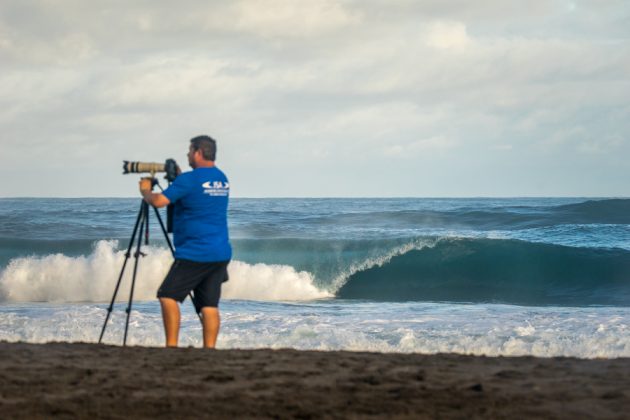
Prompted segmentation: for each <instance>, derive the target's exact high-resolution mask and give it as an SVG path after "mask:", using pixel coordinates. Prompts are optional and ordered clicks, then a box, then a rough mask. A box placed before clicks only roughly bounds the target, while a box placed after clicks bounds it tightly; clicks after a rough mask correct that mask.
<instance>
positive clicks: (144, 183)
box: [140, 177, 153, 193]
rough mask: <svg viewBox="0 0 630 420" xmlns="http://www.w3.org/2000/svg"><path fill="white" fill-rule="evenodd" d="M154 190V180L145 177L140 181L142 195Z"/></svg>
mask: <svg viewBox="0 0 630 420" xmlns="http://www.w3.org/2000/svg"><path fill="white" fill-rule="evenodd" d="M151 190H153V178H150V177H144V178H142V179H140V193H144V192H150V191H151Z"/></svg>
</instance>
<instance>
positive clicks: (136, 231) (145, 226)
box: [98, 180, 201, 346]
mask: <svg viewBox="0 0 630 420" xmlns="http://www.w3.org/2000/svg"><path fill="white" fill-rule="evenodd" d="M154 182H156V181H155V180H154ZM152 207H153V206H152ZM153 210H155V215H156V217H157V219H158V221H159V222H160V227H161V228H162V232H163V233H164V238H166V243H167V244H168V247H169V249H170V250H171V254H173V255H175V250H174V249H173V244H172V243H171V240H170V238H169V237H168V233H167V232H166V228H165V227H164V223H163V222H162V217H161V216H160V213H159V212H158V209H157V208H155V207H153ZM143 235H144V241H145V245H148V244H149V204H148V203H147V202H146V201H144V200H142V202H141V203H140V210H139V211H138V217H137V218H136V224H135V226H134V228H133V233H132V234H131V239H130V240H129V246H128V247H127V252H126V253H125V261H124V262H123V265H122V269H121V270H120V275H119V276H118V282H117V283H116V288H115V289H114V294H113V295H112V300H111V302H110V304H109V307H108V308H107V316H106V317H105V322H104V323H103V328H102V329H101V335H100V337H99V339H98V342H99V344H100V343H101V341H102V340H103V335H104V334H105V329H106V328H107V322H108V321H109V317H110V315H111V314H112V310H113V309H114V301H115V300H116V296H117V295H118V289H119V288H120V283H121V281H122V278H123V275H124V273H125V268H126V267H127V262H128V261H129V258H130V257H131V249H132V248H133V244H134V240H135V241H136V251H135V252H134V253H133V256H134V258H135V261H134V264H133V275H132V278H131V289H130V291H129V303H128V304H127V309H126V310H125V312H127V319H126V321H125V335H124V336H123V346H126V345H127V331H128V330H129V316H130V315H131V305H132V303H133V292H134V288H135V285H136V274H137V272H138V261H139V259H140V257H144V256H146V254H144V253H143V252H142V251H141V250H140V248H141V245H142V239H143V238H142V236H143ZM136 236H137V238H136ZM188 296H189V297H190V300H191V302H192V303H193V305H195V298H194V296H193V294H192V292H191V293H189V294H188ZM195 307H196V306H195ZM195 312H196V311H195ZM197 315H198V316H199V319H201V315H199V314H197Z"/></svg>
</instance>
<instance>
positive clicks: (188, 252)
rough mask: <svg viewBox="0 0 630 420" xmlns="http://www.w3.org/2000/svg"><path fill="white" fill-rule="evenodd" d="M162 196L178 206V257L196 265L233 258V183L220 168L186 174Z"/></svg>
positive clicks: (175, 239) (175, 228)
mask: <svg viewBox="0 0 630 420" xmlns="http://www.w3.org/2000/svg"><path fill="white" fill-rule="evenodd" d="M163 194H164V195H165V196H166V198H168V199H169V201H170V202H171V203H172V204H174V205H175V208H174V213H173V242H174V245H175V258H177V259H184V260H191V261H197V262H214V261H227V260H229V259H231V258H232V247H231V246H230V240H229V238H228V227H227V208H228V199H229V195H230V184H229V182H228V179H227V178H226V176H225V174H224V173H223V172H221V170H219V168H217V167H211V168H196V169H194V170H192V171H190V172H184V173H182V174H180V175H179V176H178V177H177V178H175V181H173V183H172V184H171V185H170V186H169V187H168V188H167V189H166V190H164V193H163Z"/></svg>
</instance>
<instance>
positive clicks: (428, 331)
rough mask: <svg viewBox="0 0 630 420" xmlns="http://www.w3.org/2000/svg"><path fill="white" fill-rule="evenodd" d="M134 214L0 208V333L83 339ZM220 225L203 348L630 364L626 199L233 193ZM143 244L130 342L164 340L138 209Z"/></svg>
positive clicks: (49, 204)
mask: <svg viewBox="0 0 630 420" xmlns="http://www.w3.org/2000/svg"><path fill="white" fill-rule="evenodd" d="M139 205H140V199H139V198H81V199H61V198H46V199H43V198H41V199H40V198H2V199H0V340H6V341H26V342H34V343H38V342H48V341H69V342H97V341H98V337H99V333H100V330H101V327H102V325H103V322H104V320H105V316H106V313H107V308H108V306H109V301H110V299H111V297H112V294H113V291H114V287H115V284H116V281H117V279H118V275H119V271H120V268H121V265H122V262H123V260H124V253H125V251H126V249H127V246H128V242H129V239H130V236H131V233H132V230H133V226H134V222H135V220H136V216H137V212H138V209H139ZM229 227H230V235H231V240H232V245H233V248H234V259H233V261H232V263H231V264H230V267H229V274H230V281H229V282H227V283H225V284H224V288H223V298H222V301H221V314H222V329H221V333H220V335H219V341H218V344H217V347H218V348H259V347H271V348H287V347H288V348H296V349H314V350H352V351H379V352H421V353H444V352H455V353H462V354H475V355H488V356H497V355H503V356H517V355H532V356H541V357H554V356H572V357H580V358H598V357H608V358H610V357H630V328H629V325H630V199H589V198H505V199H503V198H501V199H498V198H434V199H432V198H391V199H387V198H378V199H368V198H365V199H350V198H348V199H343V198H328V199H326V198H323V199H315V198H313V199H309V198H286V199H280V198H274V199H245V198H232V199H231V202H230V210H229ZM143 252H144V253H145V254H146V256H144V257H142V258H141V259H140V261H139V265H138V277H137V281H136V288H135V294H134V300H133V307H132V311H131V316H130V319H131V322H130V327H129V336H128V340H127V344H130V345H142V346H161V345H163V332H162V323H161V316H160V310H159V304H158V302H157V300H156V298H155V292H156V290H157V287H158V285H159V284H160V282H161V281H162V279H163V277H164V275H165V273H166V271H167V270H168V268H169V266H170V263H171V261H172V257H171V254H170V251H169V249H168V247H167V244H166V241H165V240H164V237H163V234H162V231H161V229H160V228H159V225H158V223H157V221H156V219H155V217H154V214H153V213H151V219H150V235H149V244H148V245H143ZM130 263H133V259H132V260H130ZM130 268H131V267H130ZM130 268H128V269H127V273H128V275H127V276H126V277H125V279H124V281H123V283H122V285H121V289H120V293H119V294H118V301H117V303H116V305H115V307H114V310H113V312H112V317H111V320H110V323H109V324H108V327H107V332H106V334H105V337H104V342H106V343H109V344H120V343H122V334H123V330H124V324H125V316H126V314H125V308H126V306H127V302H126V301H127V300H128V298H129V295H128V294H129V290H130V280H129V277H130V273H131V271H132V270H131V269H130ZM180 345H183V346H196V347H200V346H201V326H200V324H199V321H198V319H197V317H196V315H195V313H194V311H193V310H192V305H191V304H190V303H189V302H188V301H186V302H184V304H183V305H182V332H181V334H180Z"/></svg>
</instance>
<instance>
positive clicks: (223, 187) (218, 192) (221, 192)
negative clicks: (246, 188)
mask: <svg viewBox="0 0 630 420" xmlns="http://www.w3.org/2000/svg"><path fill="white" fill-rule="evenodd" d="M201 186H202V187H203V193H204V194H208V195H211V196H215V197H227V195H228V194H229V193H230V183H229V182H221V181H208V182H204V183H203V184H201Z"/></svg>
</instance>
